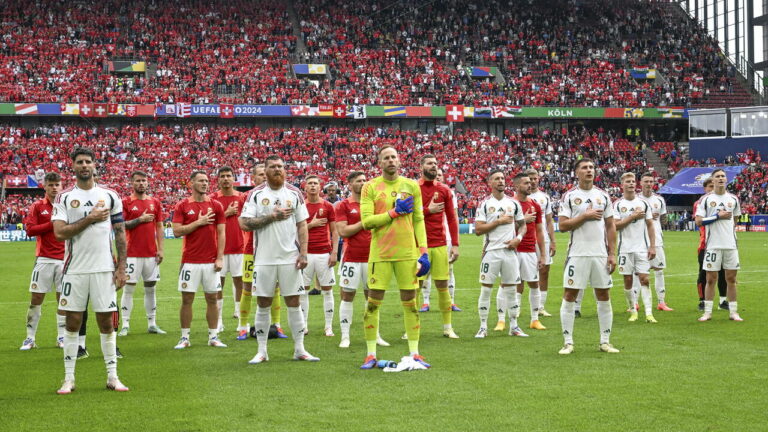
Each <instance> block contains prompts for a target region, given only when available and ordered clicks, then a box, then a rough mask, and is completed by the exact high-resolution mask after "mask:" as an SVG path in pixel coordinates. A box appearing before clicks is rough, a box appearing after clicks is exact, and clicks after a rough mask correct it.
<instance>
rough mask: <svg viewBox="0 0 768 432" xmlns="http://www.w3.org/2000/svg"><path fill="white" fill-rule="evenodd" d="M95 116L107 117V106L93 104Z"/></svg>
mask: <svg viewBox="0 0 768 432" xmlns="http://www.w3.org/2000/svg"><path fill="white" fill-rule="evenodd" d="M93 116H94V117H106V116H107V104H103V103H97V104H93Z"/></svg>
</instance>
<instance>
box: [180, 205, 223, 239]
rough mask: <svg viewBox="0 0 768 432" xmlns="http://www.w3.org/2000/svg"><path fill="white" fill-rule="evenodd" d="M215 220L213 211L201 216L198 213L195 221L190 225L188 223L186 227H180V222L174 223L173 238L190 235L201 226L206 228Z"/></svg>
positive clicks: (201, 213)
mask: <svg viewBox="0 0 768 432" xmlns="http://www.w3.org/2000/svg"><path fill="white" fill-rule="evenodd" d="M215 220H216V213H215V212H214V211H213V210H210V211H209V212H208V213H207V214H203V212H200V215H199V216H198V217H197V219H196V220H195V221H193V222H191V223H188V224H187V225H182V224H181V222H176V221H174V222H173V236H174V237H183V236H185V235H187V234H191V233H193V232H194V231H195V230H196V229H198V228H200V227H201V226H206V225H210V224H212V223H214V222H215Z"/></svg>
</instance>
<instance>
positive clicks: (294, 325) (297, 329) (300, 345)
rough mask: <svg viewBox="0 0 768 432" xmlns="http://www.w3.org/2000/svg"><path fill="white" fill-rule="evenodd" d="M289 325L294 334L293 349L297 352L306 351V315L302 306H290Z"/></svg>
mask: <svg viewBox="0 0 768 432" xmlns="http://www.w3.org/2000/svg"><path fill="white" fill-rule="evenodd" d="M288 325H289V326H290V327H291V335H292V336H293V350H294V351H295V352H297V353H304V352H306V350H305V349H304V326H305V323H304V315H303V314H302V313H301V308H300V307H298V306H297V307H290V306H289V307H288Z"/></svg>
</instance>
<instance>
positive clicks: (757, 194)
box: [729, 150, 768, 214]
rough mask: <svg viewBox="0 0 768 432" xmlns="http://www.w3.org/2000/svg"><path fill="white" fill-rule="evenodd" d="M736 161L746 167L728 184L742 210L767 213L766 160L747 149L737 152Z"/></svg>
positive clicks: (767, 185)
mask: <svg viewBox="0 0 768 432" xmlns="http://www.w3.org/2000/svg"><path fill="white" fill-rule="evenodd" d="M737 161H738V163H739V164H740V165H742V164H743V165H746V166H747V168H746V169H744V171H742V172H741V174H739V175H738V176H737V177H736V179H735V180H734V181H733V182H732V183H731V184H730V185H729V188H730V190H731V192H733V193H734V194H736V195H737V196H738V197H739V200H740V201H741V207H742V212H744V213H749V214H768V162H766V161H763V159H762V156H761V155H760V153H759V152H755V151H754V150H747V152H746V153H739V154H738V155H737Z"/></svg>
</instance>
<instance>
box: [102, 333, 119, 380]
mask: <svg viewBox="0 0 768 432" xmlns="http://www.w3.org/2000/svg"><path fill="white" fill-rule="evenodd" d="M100 335H101V352H102V354H103V355H104V364H105V365H106V366H107V379H112V378H117V334H115V332H114V331H111V332H109V334H104V333H100Z"/></svg>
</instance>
